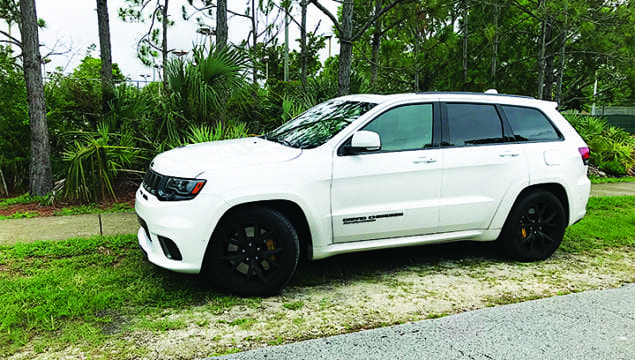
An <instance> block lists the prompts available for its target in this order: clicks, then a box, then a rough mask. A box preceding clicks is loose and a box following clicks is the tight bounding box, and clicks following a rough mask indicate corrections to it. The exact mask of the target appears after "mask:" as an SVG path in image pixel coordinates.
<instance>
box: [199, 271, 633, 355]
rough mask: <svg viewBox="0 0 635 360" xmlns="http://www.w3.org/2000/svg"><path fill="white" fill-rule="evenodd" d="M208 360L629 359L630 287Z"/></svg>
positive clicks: (630, 353) (631, 303)
mask: <svg viewBox="0 0 635 360" xmlns="http://www.w3.org/2000/svg"><path fill="white" fill-rule="evenodd" d="M210 359H211V358H210ZM214 359H223V360H230V359H236V360H237V359H251V360H257V359H263V360H264V359H268V360H269V359H298V360H299V359H303V360H310V359H321V360H326V359H346V360H362V359H363V360H369V359H382V360H383V359H393V360H397V359H413V360H415V359H417V360H425V359H431V360H432V359H434V360H446V359H447V360H476V359H478V360H481V359H483V360H485V359H487V360H514V359H519V360H528V359H537V360H538V359H539V360H551V359H553V360H618V359H623V360H627V359H628V360H632V359H635V284H629V285H625V286H622V287H621V288H618V289H611V290H602V291H587V292H584V293H577V294H572V295H565V296H556V297H552V298H548V299H542V300H535V301H528V302H524V303H519V304H513V305H506V306H499V307H496V308H488V309H483V310H476V311H471V312H467V313H462V314H458V315H453V316H448V317H445V318H441V319H434V320H423V321H418V322H413V323H408V324H405V325H399V326H392V327H385V328H380V329H374V330H367V331H362V332H359V333H355V334H347V335H339V336H334V337H328V338H322V339H315V340H309V341H302V342H298V343H294V344H290V345H283V346H273V347H266V348H262V349H259V350H253V351H247V352H242V353H238V354H232V355H226V356H220V357H216V358H214Z"/></svg>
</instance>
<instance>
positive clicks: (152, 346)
mask: <svg viewBox="0 0 635 360" xmlns="http://www.w3.org/2000/svg"><path fill="white" fill-rule="evenodd" d="M416 251H423V250H416ZM396 254H397V255H399V256H401V255H402V254H406V253H405V252H397V253H396ZM378 257H379V256H378ZM351 259H355V257H352V256H351V257H347V258H346V257H345V258H344V260H343V261H350V260H351ZM375 259H376V258H375V257H373V256H372V255H371V256H366V255H364V256H362V257H361V260H362V261H374V260H375ZM322 264H323V265H325V266H335V267H338V266H340V265H339V264H337V263H335V262H334V261H331V262H328V261H327V262H322ZM334 264H335V265H334ZM395 264H396V266H395ZM319 267H320V262H318V263H317V265H315V264H314V265H311V268H310V269H309V270H308V272H309V271H310V272H315V271H317V270H316V269H318V268H319ZM357 267H359V264H354V265H351V266H349V267H348V269H352V270H354V269H355V268H357ZM369 268H370V269H371V271H370V272H368V273H365V272H363V271H362V272H356V273H355V274H353V275H352V276H351V275H350V274H346V272H345V271H346V269H347V267H346V266H344V267H342V269H344V271H343V272H342V273H341V276H339V275H338V271H340V270H339V269H336V270H335V271H336V273H335V275H333V273H331V274H330V275H329V278H328V279H327V280H326V281H322V282H320V281H317V282H316V283H315V284H311V285H298V282H299V283H302V281H296V284H295V285H293V284H292V285H291V286H288V287H286V288H285V289H284V291H283V292H282V294H280V295H278V296H273V297H270V298H265V299H263V300H262V302H260V303H259V305H257V306H255V307H253V306H252V307H250V306H246V305H239V306H234V307H231V308H228V309H226V310H225V311H223V312H222V313H218V311H217V309H216V308H211V307H209V306H207V305H206V304H202V305H197V306H190V307H186V308H184V309H179V310H175V309H171V310H169V311H166V312H165V313H162V314H159V315H155V316H153V317H148V318H144V319H137V320H134V319H130V321H132V322H134V321H169V322H171V323H174V324H180V325H178V326H175V327H174V328H172V329H168V330H161V331H156V330H152V331H150V330H148V331H135V332H125V331H124V332H122V333H119V334H117V335H115V336H113V338H112V339H111V340H108V344H107V345H106V346H104V349H108V350H107V353H106V352H102V350H99V349H93V350H92V351H91V350H86V351H81V350H79V348H68V349H64V350H63V351H60V352H55V351H51V352H45V353H43V354H34V353H32V352H31V353H30V352H28V351H26V352H23V353H22V354H19V355H16V356H14V357H12V358H11V359H26V358H29V359H31V358H36V359H54V358H55V359H57V358H59V356H61V355H62V354H71V353H72V354H76V356H80V358H81V356H87V357H94V356H97V357H99V356H106V357H108V358H135V359H195V358H204V357H208V356H212V355H214V354H223V353H227V352H235V351H245V350H250V349H257V348H261V347H266V346H272V345H279V344H284V343H290V342H295V341H300V340H305V339H314V338H321V337H326V336H331V335H338V334H344V333H350V332H356V331H360V330H364V329H371V328H377V327H382V326H389V325H394V324H402V323H407V322H412V321H418V320H424V319H430V318H437V317H442V316H446V315H451V314H456V313H460V312H465V311H470V310H476V309H481V308H485V307H491V306H498V305H501V304H508V303H515V302H520V301H526V300H532V299H538V298H546V297H551V296H556V295H562V294H568V293H572V292H579V291H586V290H592V289H606V288H614V287H619V286H621V285H623V284H625V283H631V282H635V249H633V248H624V249H616V250H609V251H596V252H593V253H592V254H585V255H566V254H561V253H557V254H556V255H555V256H553V257H552V258H550V259H548V260H546V261H543V262H538V263H531V264H524V263H514V262H507V261H504V260H500V259H492V258H491V257H487V256H485V257H481V256H462V255H459V256H458V257H454V258H452V257H451V258H449V259H447V258H446V259H441V260H438V261H433V262H427V261H423V262H422V261H417V260H416V259H415V260H414V261H412V262H411V263H409V261H407V260H406V261H401V262H392V263H391V264H390V265H388V266H386V264H383V263H378V264H376V265H372V266H369ZM330 270H331V269H326V268H325V269H324V270H323V271H330ZM318 272H319V271H318ZM256 304H258V303H257V302H256ZM285 304H287V305H286V306H285ZM122 344H125V347H124V345H122ZM103 351H106V350H103ZM133 354H134V355H133ZM74 358H75V357H74Z"/></svg>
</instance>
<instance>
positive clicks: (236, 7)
mask: <svg viewBox="0 0 635 360" xmlns="http://www.w3.org/2000/svg"><path fill="white" fill-rule="evenodd" d="M250 3H251V1H250V0H229V1H228V7H229V9H230V10H233V11H235V12H238V13H244V9H245V8H246V5H247V4H250ZM293 3H295V4H297V3H298V1H297V0H296V1H293ZM321 3H322V4H323V5H325V6H326V7H327V8H328V9H329V10H330V11H331V12H333V13H335V12H336V11H337V6H338V4H337V3H336V2H334V1H331V0H325V1H321ZM183 4H186V1H185V0H171V1H170V2H169V9H170V19H171V20H174V21H175V22H176V23H175V25H174V26H173V27H171V28H170V29H169V30H168V48H169V49H177V50H186V51H187V50H190V49H191V48H192V46H193V45H198V44H202V43H203V42H207V41H209V40H208V38H206V37H205V36H203V35H200V34H198V33H197V32H196V30H197V29H198V25H197V23H196V20H195V19H191V20H190V21H189V22H185V21H183V20H182V16H181V7H182V5H183ZM122 6H124V0H109V1H108V12H109V16H110V36H111V43H112V59H113V62H115V63H117V64H118V65H119V68H120V69H121V71H122V72H123V74H124V75H125V76H126V77H128V78H130V79H131V80H133V81H139V80H143V78H144V76H145V77H146V78H148V79H149V80H151V79H154V80H156V81H159V74H158V71H156V69H153V68H147V67H145V66H144V65H143V64H142V63H141V61H139V60H138V59H137V57H136V54H137V42H138V41H139V39H140V38H141V37H142V36H143V34H145V33H146V32H147V31H148V25H147V24H141V23H125V22H123V21H122V20H121V19H119V17H118V15H117V13H118V9H119V8H121V7H122ZM36 11H37V15H38V18H40V19H43V20H44V21H45V22H46V27H45V28H44V29H40V33H39V36H40V43H41V44H43V45H44V46H43V47H42V48H41V49H40V51H41V53H42V56H45V55H46V54H48V53H49V52H51V51H53V52H57V53H59V52H65V53H64V54H61V55H53V56H50V57H49V58H50V59H51V62H50V63H48V64H46V65H45V71H46V72H50V71H52V70H53V69H54V68H56V67H62V68H63V69H64V72H66V73H70V72H72V70H73V68H75V67H76V66H77V65H78V64H79V63H80V61H81V60H82V59H83V58H84V57H85V56H86V51H87V48H88V46H90V45H91V44H95V45H97V49H96V51H95V52H94V53H93V54H92V55H93V56H94V57H98V56H99V37H98V31H97V12H96V1H95V0H36ZM294 14H295V15H297V16H298V19H299V14H300V11H299V6H297V5H296V10H295V11H294ZM307 15H308V16H307V18H308V21H307V29H308V30H313V28H314V27H315V26H316V24H317V23H318V21H320V20H321V22H320V27H319V29H318V31H317V33H318V34H331V33H332V24H331V21H330V20H329V19H328V18H327V17H326V16H324V15H323V14H322V12H321V11H319V10H318V9H317V8H315V7H314V6H312V5H310V6H309V8H308V14H307ZM298 21H299V20H298ZM205 23H206V24H207V25H209V26H210V27H212V28H213V27H215V17H214V18H213V19H205ZM280 24H282V22H281V21H280ZM2 26H3V28H6V25H4V24H3V25H2ZM228 26H229V41H230V42H233V43H240V42H241V41H242V40H243V39H245V38H246V37H247V36H248V33H249V30H250V28H251V23H250V21H249V20H248V19H245V18H242V17H239V16H235V15H229V14H228ZM263 27H264V25H263V24H261V25H260V28H263ZM12 30H13V33H14V34H15V33H17V29H15V28H14V29H12ZM289 35H290V40H289V44H290V47H291V49H294V48H296V49H297V47H298V46H297V42H296V41H295V39H296V38H299V36H300V31H299V29H298V27H297V26H296V25H294V24H293V23H292V24H291V25H290V30H289ZM278 38H279V39H278V43H279V44H283V43H284V31H281V32H280V35H279V36H278ZM332 46H333V47H332V50H331V51H332V54H336V53H337V51H338V49H339V48H338V45H337V42H336V41H333V44H332ZM327 56H328V45H327V47H326V48H325V49H323V50H322V53H321V54H320V57H321V59H322V60H324V59H325V58H326V57H327ZM157 63H160V59H158V60H157ZM153 70H155V71H153ZM142 75H143V76H142Z"/></svg>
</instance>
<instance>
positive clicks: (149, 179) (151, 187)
mask: <svg viewBox="0 0 635 360" xmlns="http://www.w3.org/2000/svg"><path fill="white" fill-rule="evenodd" d="M167 179H168V177H167V176H165V175H161V174H159V173H158V172H156V171H154V170H152V169H148V172H147V173H146V176H145V177H144V178H143V188H144V189H146V191H148V192H149V193H150V194H152V195H154V196H157V193H158V192H159V190H160V189H162V188H163V187H164V186H165V182H166V181H167Z"/></svg>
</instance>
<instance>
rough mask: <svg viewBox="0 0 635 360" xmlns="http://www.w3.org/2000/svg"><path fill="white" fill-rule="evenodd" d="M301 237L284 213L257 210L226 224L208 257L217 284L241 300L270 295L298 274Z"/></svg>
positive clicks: (216, 235)
mask: <svg viewBox="0 0 635 360" xmlns="http://www.w3.org/2000/svg"><path fill="white" fill-rule="evenodd" d="M299 254H300V250H299V243H298V235H297V234H296V231H295V229H294V227H293V225H292V224H291V222H290V221H289V220H288V219H287V218H286V217H285V216H284V215H283V214H281V213H280V212H278V211H276V210H273V209H270V208H266V207H253V208H248V209H244V210H241V211H239V212H236V213H234V214H232V215H230V216H229V217H228V218H226V219H225V220H223V222H222V223H221V224H220V226H219V228H218V229H217V231H215V233H214V236H213V238H212V241H211V244H210V246H209V249H208V253H207V261H208V271H209V275H210V276H211V277H212V279H213V280H214V282H215V283H216V284H218V285H220V286H221V287H223V288H225V289H226V290H228V291H229V292H231V293H233V294H235V295H239V296H254V295H268V294H272V293H275V292H277V291H279V290H280V288H281V287H282V286H283V285H284V284H286V282H287V281H288V280H289V279H290V278H291V276H292V275H293V273H294V272H295V268H296V266H297V264H298V258H299Z"/></svg>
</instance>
